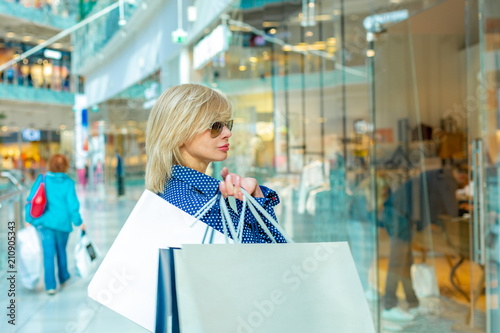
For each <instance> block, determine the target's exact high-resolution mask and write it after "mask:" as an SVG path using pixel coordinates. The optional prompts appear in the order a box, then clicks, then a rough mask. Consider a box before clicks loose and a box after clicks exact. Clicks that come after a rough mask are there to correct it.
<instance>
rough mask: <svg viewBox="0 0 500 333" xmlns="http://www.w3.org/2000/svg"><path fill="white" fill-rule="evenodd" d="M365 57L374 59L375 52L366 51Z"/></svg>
mask: <svg viewBox="0 0 500 333" xmlns="http://www.w3.org/2000/svg"><path fill="white" fill-rule="evenodd" d="M366 56H367V57H369V58H372V57H374V56H375V50H372V49H369V50H366Z"/></svg>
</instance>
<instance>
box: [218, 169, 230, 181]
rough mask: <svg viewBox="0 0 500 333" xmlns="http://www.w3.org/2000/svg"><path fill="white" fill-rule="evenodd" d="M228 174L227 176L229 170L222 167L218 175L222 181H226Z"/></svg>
mask: <svg viewBox="0 0 500 333" xmlns="http://www.w3.org/2000/svg"><path fill="white" fill-rule="evenodd" d="M228 174H229V170H228V169H227V168H226V167H223V168H222V170H221V171H220V175H221V176H222V179H224V180H226V177H227V175H228Z"/></svg>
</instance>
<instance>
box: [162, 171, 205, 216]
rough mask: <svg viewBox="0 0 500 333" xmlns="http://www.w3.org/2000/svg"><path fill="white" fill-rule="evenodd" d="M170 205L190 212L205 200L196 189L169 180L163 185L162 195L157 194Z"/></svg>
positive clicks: (173, 179) (183, 183)
mask: <svg viewBox="0 0 500 333" xmlns="http://www.w3.org/2000/svg"><path fill="white" fill-rule="evenodd" d="M158 195H159V196H160V197H161V198H163V199H164V200H166V201H167V202H169V203H171V204H172V205H174V206H176V207H178V208H181V209H183V210H185V211H188V212H190V211H191V209H196V208H198V206H200V205H202V204H203V203H204V202H205V201H207V199H206V198H205V196H204V195H203V194H202V193H200V192H199V191H197V190H196V188H194V187H192V186H190V185H189V184H186V183H185V182H182V181H179V180H176V179H175V178H171V179H169V180H168V181H167V183H166V185H165V190H164V191H163V193H159V194H158Z"/></svg>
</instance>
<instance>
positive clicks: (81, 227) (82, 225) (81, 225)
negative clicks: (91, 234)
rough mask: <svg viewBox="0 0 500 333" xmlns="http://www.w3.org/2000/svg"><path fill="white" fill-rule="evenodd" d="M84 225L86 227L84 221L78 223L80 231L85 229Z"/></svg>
mask: <svg viewBox="0 0 500 333" xmlns="http://www.w3.org/2000/svg"><path fill="white" fill-rule="evenodd" d="M86 227H87V226H86V225H85V223H82V224H80V229H82V231H85V228H86Z"/></svg>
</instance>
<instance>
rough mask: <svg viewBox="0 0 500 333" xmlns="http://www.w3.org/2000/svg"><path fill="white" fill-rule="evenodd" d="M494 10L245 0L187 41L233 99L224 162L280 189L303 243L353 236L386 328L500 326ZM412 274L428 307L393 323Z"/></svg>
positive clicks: (485, 5)
mask: <svg viewBox="0 0 500 333" xmlns="http://www.w3.org/2000/svg"><path fill="white" fill-rule="evenodd" d="M465 4H466V5H467V6H465ZM481 13H482V14H483V15H479V14H481ZM499 19H500V7H499V5H498V4H497V3H496V2H494V1H489V0H481V1H466V2H464V1H458V0H447V1H382V0H380V1H378V0H373V1H369V0H366V1H342V0H319V1H318V0H317V1H313V0H305V1H241V2H240V5H239V6H238V8H236V9H234V10H233V11H231V12H229V13H228V15H227V16H224V17H222V18H221V20H218V21H217V22H216V23H214V24H213V25H211V26H210V27H209V29H205V31H204V34H203V36H201V37H200V38H198V39H196V40H194V41H192V43H191V44H190V45H189V51H190V59H191V64H192V68H193V71H192V74H191V78H190V81H194V82H200V83H203V84H205V85H207V86H210V87H213V88H216V89H219V90H221V91H222V92H224V93H225V94H227V95H228V96H229V98H230V99H231V101H232V103H233V107H234V122H235V125H234V128H233V136H232V138H231V140H232V147H234V148H233V149H232V150H231V151H230V155H229V158H228V160H227V161H225V162H223V163H222V164H220V165H218V164H215V165H214V171H215V172H214V174H215V175H217V170H219V169H220V168H221V167H222V166H227V167H228V168H229V169H230V170H232V171H233V172H235V173H238V174H244V175H246V176H251V177H255V178H257V179H258V180H259V182H260V183H262V184H264V185H267V186H269V187H271V188H273V189H275V190H276V191H277V192H278V193H279V195H280V199H281V203H282V204H281V205H279V206H277V210H278V211H277V213H278V215H279V220H280V221H281V223H283V224H284V226H285V228H286V229H287V231H288V232H290V234H291V235H292V237H293V238H294V239H296V240H297V241H302V242H321V241H348V242H349V244H350V246H351V250H352V253H353V256H354V259H355V261H356V265H357V268H358V271H359V274H360V278H361V282H362V284H363V287H364V288H365V292H366V296H367V299H368V300H369V301H370V304H371V307H372V310H373V314H374V317H375V318H376V319H377V318H378V319H380V321H379V320H378V319H377V324H378V325H380V326H379V328H380V330H381V331H386V330H400V331H405V332H421V331H422V332H424V331H429V328H430V327H432V328H433V330H431V331H433V332H451V331H454V330H458V331H465V332H469V331H470V332H476V331H478V332H496V331H497V330H498V327H500V326H499V321H500V317H499V314H498V306H499V305H498V296H499V293H498V287H497V285H498V269H499V260H498V258H499V257H500V256H499V254H500V253H499V251H500V246H499V242H500V240H499V237H500V236H499V233H498V230H499V220H498V211H499V209H500V205H499V204H498V201H497V200H498V195H497V193H498V175H497V174H498V166H497V160H498V135H497V133H498V128H499V127H498V119H497V116H496V115H497V114H498V98H499V95H498V91H500V90H499V87H498V73H499V70H500V67H499V65H498V63H499V62H498V52H499V51H498V49H499V44H498V42H497V39H495V38H497V37H498V35H499V33H500V26H499V25H498V21H499ZM495 59H496V60H495ZM174 64H175V62H174ZM172 66H173V65H172ZM165 68H166V69H167V70H168V68H169V66H165ZM167 86H168V85H167ZM474 184H475V185H474ZM478 184H479V185H478ZM434 272H435V273H434ZM429 273H430V276H433V275H435V276H436V279H433V278H426V277H424V276H425V275H426V274H427V276H429ZM419 274H420V275H419ZM412 278H413V279H412ZM412 280H413V281H412ZM422 281H425V282H422ZM400 282H401V285H400ZM408 283H410V285H413V289H414V290H415V292H416V294H417V295H416V296H417V297H418V298H419V299H420V305H421V307H420V308H419V311H420V313H419V316H418V317H417V318H416V319H415V321H408V322H404V320H403V322H402V323H399V324H396V325H395V324H393V321H392V320H391V319H394V318H391V314H390V313H389V312H387V311H386V310H388V309H391V308H393V307H394V306H395V305H398V303H397V302H398V301H397V298H396V295H397V297H398V298H399V299H400V301H399V306H400V307H401V308H403V309H405V310H409V307H411V306H412V305H414V303H413V304H412V301H413V299H414V298H415V296H413V297H412V295H411V293H410V295H408V293H406V297H405V292H407V289H408ZM401 287H403V288H401ZM405 298H406V301H408V303H407V302H405ZM394 302H395V303H394ZM410 322H413V326H415V322H418V325H417V326H418V327H411V328H410V326H411V323H410Z"/></svg>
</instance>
